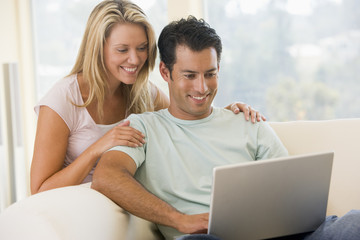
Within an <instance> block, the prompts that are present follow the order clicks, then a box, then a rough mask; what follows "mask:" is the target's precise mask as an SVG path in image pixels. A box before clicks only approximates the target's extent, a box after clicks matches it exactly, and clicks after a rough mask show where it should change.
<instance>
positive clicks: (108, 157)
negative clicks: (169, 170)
mask: <svg viewBox="0 0 360 240" xmlns="http://www.w3.org/2000/svg"><path fill="white" fill-rule="evenodd" d="M128 158H129V156H128V155H126V154H124V153H122V152H117V151H111V152H108V153H106V154H104V156H103V157H102V158H101V160H100V161H99V163H98V165H97V167H96V170H95V172H94V175H93V183H92V186H91V187H92V188H93V189H95V190H97V191H99V192H101V193H103V194H104V195H105V196H107V197H108V198H110V199H111V200H113V201H114V202H115V203H117V204H118V205H119V206H121V207H122V208H123V209H125V210H126V211H128V212H130V213H132V214H133V215H136V216H138V217H141V218H144V219H146V220H149V221H151V222H155V223H159V224H163V225H166V226H170V227H173V228H176V229H178V228H179V226H178V223H179V222H181V218H182V217H184V214H182V213H180V212H178V211H177V210H176V209H175V208H173V207H172V206H170V205H169V204H167V203H166V202H164V201H162V200H161V199H159V198H158V197H156V196H155V195H153V194H151V193H150V192H148V191H147V190H146V189H145V188H144V187H143V186H142V185H141V184H140V183H139V182H137V181H136V180H135V179H134V177H133V174H134V172H135V170H136V166H135V164H134V162H133V160H132V159H131V158H130V161H129V159H128ZM119 159H121V161H120V160H119Z"/></svg>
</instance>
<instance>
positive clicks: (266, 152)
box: [256, 122, 289, 160]
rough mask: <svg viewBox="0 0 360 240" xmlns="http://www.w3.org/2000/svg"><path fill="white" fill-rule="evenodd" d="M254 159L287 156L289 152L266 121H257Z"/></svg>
mask: <svg viewBox="0 0 360 240" xmlns="http://www.w3.org/2000/svg"><path fill="white" fill-rule="evenodd" d="M259 124H260V126H259V131H258V136H257V138H258V148H257V153H256V160H261V159H270V158H277V157H285V156H288V155H289V153H288V151H287V149H286V148H285V146H284V144H283V143H282V142H281V140H280V138H279V137H278V136H277V135H276V133H275V131H274V130H273V129H272V128H271V127H270V125H269V124H268V123H267V122H261V123H259Z"/></svg>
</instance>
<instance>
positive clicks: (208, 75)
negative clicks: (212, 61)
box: [205, 73, 216, 78]
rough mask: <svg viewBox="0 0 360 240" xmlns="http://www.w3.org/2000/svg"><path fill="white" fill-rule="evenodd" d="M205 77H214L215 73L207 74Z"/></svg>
mask: <svg viewBox="0 0 360 240" xmlns="http://www.w3.org/2000/svg"><path fill="white" fill-rule="evenodd" d="M205 77H206V78H213V77H216V73H207V74H205Z"/></svg>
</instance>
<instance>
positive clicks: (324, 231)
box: [177, 210, 360, 240]
mask: <svg viewBox="0 0 360 240" xmlns="http://www.w3.org/2000/svg"><path fill="white" fill-rule="evenodd" d="M276 239H282V240H292V239H304V240H359V239H360V210H351V211H350V212H348V213H347V214H345V215H344V216H343V217H341V218H338V217H336V216H329V217H327V218H326V220H325V221H324V223H323V224H321V225H320V227H319V228H318V229H316V230H315V231H314V232H311V233H304V234H299V235H294V236H288V237H281V238H276ZM177 240H221V239H220V238H218V237H216V236H211V235H207V234H194V235H187V236H182V237H180V238H177Z"/></svg>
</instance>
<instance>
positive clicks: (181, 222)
mask: <svg viewBox="0 0 360 240" xmlns="http://www.w3.org/2000/svg"><path fill="white" fill-rule="evenodd" d="M177 223H178V225H177V227H176V228H177V230H178V231H179V232H182V233H190V234H195V233H207V229H208V223H209V214H208V213H202V214H195V215H186V214H182V215H181V216H180V218H179V219H178V220H177Z"/></svg>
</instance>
